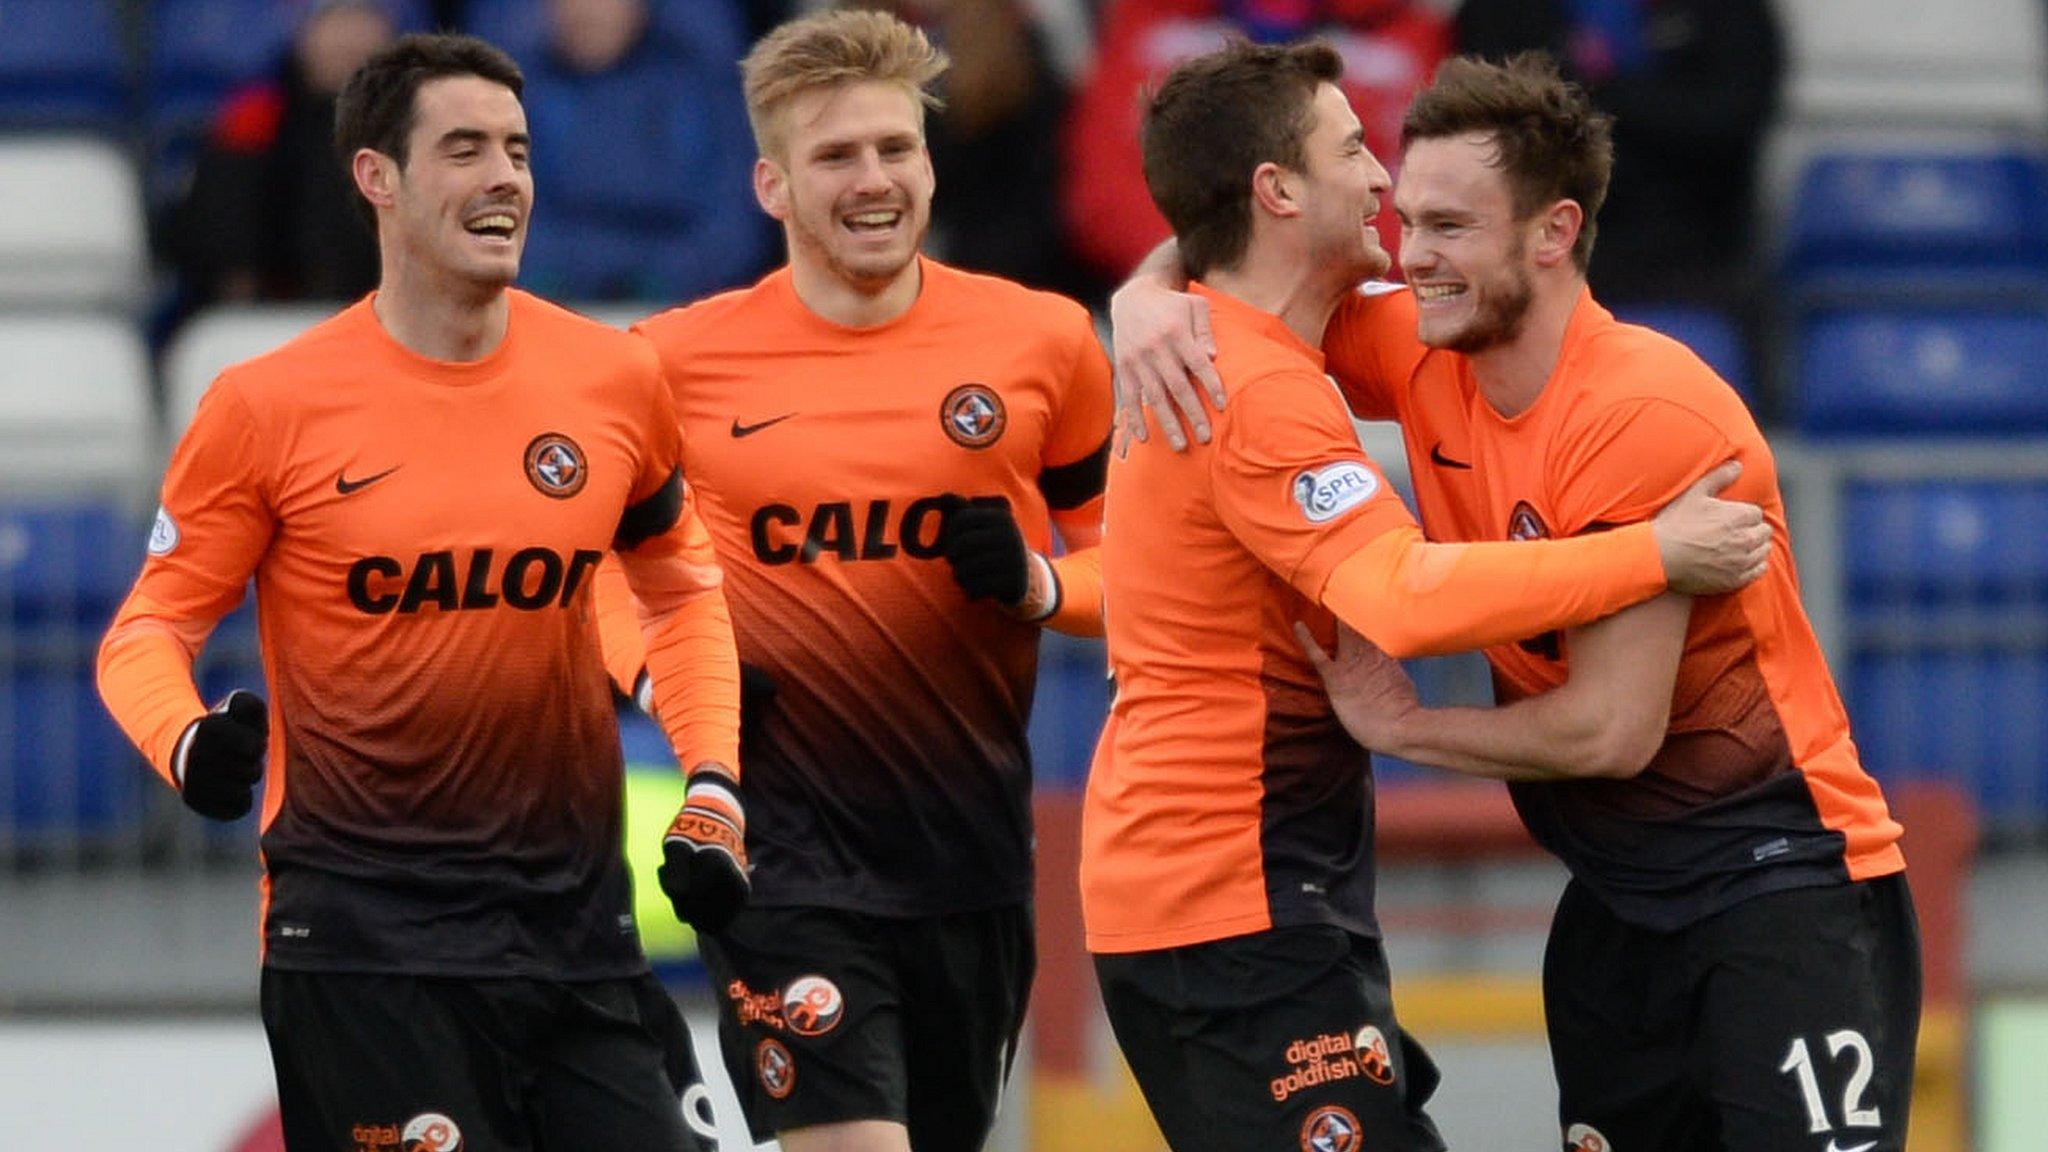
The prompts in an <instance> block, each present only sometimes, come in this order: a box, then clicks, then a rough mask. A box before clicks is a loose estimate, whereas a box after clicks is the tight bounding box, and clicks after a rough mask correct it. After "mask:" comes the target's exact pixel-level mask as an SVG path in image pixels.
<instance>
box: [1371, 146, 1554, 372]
mask: <svg viewBox="0 0 2048 1152" xmlns="http://www.w3.org/2000/svg"><path fill="white" fill-rule="evenodd" d="M1394 208H1395V210H1396V211H1397V212H1398V213H1399V214H1400V217H1401V268H1402V271H1403V272H1404V273H1406V276H1407V280H1408V283H1409V285H1410V286H1411V287H1412V288H1413V289H1414V290H1415V300H1416V304H1417V311H1418V314H1419V319H1418V322H1417V323H1418V332H1417V335H1418V336H1419V337H1420V339H1421V340H1422V342H1423V343H1424V344H1427V345H1429V346H1430V347H1432V348H1445V349H1449V350H1451V351H1454V352H1466V353H1471V352H1480V351H1484V350H1485V349H1488V348H1492V347H1495V346H1497V345H1500V344H1504V343H1507V342H1508V341H1510V340H1513V339H1514V338H1515V336H1516V335H1518V334H1519V333H1520V331H1521V328H1522V323H1523V320H1524V319H1525V318H1526V317H1527V315H1528V311H1529V304H1530V301H1531V300H1532V299H1533V298H1534V297H1535V282H1534V269H1535V262H1534V261H1533V260H1532V259H1531V258H1530V243H1531V241H1532V239H1535V238H1537V236H1538V235H1539V234H1540V232H1541V229H1542V223H1541V219H1540V214H1539V216H1537V217H1532V218H1529V219H1517V218H1516V216H1515V210H1514V209H1515V206H1514V197H1513V194H1512V193H1511V192H1510V191H1509V188H1508V182H1507V177H1506V176H1505V175H1504V174H1503V173H1502V172H1501V170H1500V169H1499V168H1497V167H1495V166H1494V145H1493V142H1492V140H1491V139H1490V138H1489V137H1488V136H1487V135H1485V134H1484V133H1477V132H1474V133H1467V134H1464V135H1460V136H1448V137H1442V138H1431V139H1423V140H1417V141H1415V142H1414V143H1412V144H1410V145H1409V146H1408V151H1407V153H1406V155H1405V156H1403V158H1402V161H1401V183H1400V186H1399V187H1398V188H1396V189H1395V190H1394Z"/></svg>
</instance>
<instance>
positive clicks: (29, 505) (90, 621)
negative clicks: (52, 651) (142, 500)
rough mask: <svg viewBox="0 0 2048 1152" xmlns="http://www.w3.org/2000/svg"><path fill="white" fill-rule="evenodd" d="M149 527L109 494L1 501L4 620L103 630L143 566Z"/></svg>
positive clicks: (20, 627) (19, 625)
mask: <svg viewBox="0 0 2048 1152" xmlns="http://www.w3.org/2000/svg"><path fill="white" fill-rule="evenodd" d="M145 535H146V527H145V526H144V525H141V524H138V523H137V517H136V516H135V515H134V514H133V513H131V512H130V511H129V510H128V509H126V508H125V507H124V506H122V505H121V504H120V503H119V502H118V501H116V500H114V499H110V498H106V497H91V496H88V497H78V498H65V497H57V496H52V497H48V498H39V499H34V500H20V499H14V498H10V499H7V500H5V501H0V627H9V628H12V629H13V630H14V632H15V633H16V634H17V635H20V634H21V633H23V632H24V631H27V630H31V629H52V628H55V629H64V628H74V629H78V630H81V631H90V632H91V633H92V634H93V640H94V641H95V642H97V640H98V631H99V630H101V629H104V628H105V627H106V625H107V622H108V621H109V620H111V619H112V618H113V614H114V609H115V608H117V607H118V606H119V605H120V603H121V599H122V598H123V597H124V596H126V595H127V594H128V585H129V584H130V583H131V582H132V581H133V580H134V579H135V573H136V571H137V570H138V569H139V568H140V567H141V566H142V551H143V540H144V537H145Z"/></svg>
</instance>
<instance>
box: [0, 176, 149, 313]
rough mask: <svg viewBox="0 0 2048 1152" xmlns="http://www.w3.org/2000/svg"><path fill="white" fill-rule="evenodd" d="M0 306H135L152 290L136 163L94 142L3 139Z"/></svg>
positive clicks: (0, 190) (0, 180)
mask: <svg viewBox="0 0 2048 1152" xmlns="http://www.w3.org/2000/svg"><path fill="white" fill-rule="evenodd" d="M0 204H5V205H6V206H7V210H6V211H5V212H0V307H17V308H18V307H24V306H37V305H71V306H83V307H110V308H120V309H128V308H133V307H134V306H135V305H136V304H137V303H138V302H139V301H140V300H141V299H142V297H143V295H144V293H145V291H146V289H147V287H148V285H149V265H148V252H147V248H146V246H145V244H144V242H143V227H142V194H141V186H140V181H139V180H138V178H137V176H136V173H135V168H134V165H133V164H132V163H131V162H130V160H129V158H128V156H127V154H126V153H124V152H122V151H121V150H120V149H119V148H117V147H116V146H115V145H113V144H111V143H109V142H107V141H105V140H101V139H97V138H93V137H88V136H54V137H46V136H28V137H0Z"/></svg>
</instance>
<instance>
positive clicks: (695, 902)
mask: <svg viewBox="0 0 2048 1152" xmlns="http://www.w3.org/2000/svg"><path fill="white" fill-rule="evenodd" d="M661 857H662V865H661V867H660V869H658V870H657V871H656V876H657V877H658V878H659V879H660V881H661V890H662V892H663V893H665V894H666V895H667V896H668V900H669V903H670V904H671V905H672V906H674V908H675V910H676V919H678V920H681V921H682V922H684V923H685V924H688V925H690V926H691V927H692V928H695V929H696V930H697V931H699V932H705V933H715V932H718V931H720V930H722V929H724V927H725V926H726V925H727V924H729V923H731V922H732V918H733V916H735V915H736V914H738V912H739V910H740V909H741V908H743V907H745V906H746V903H747V897H748V895H749V894H750V893H751V892H752V890H753V884H752V882H751V881H750V880H748V879H747V815H746V809H745V808H744V807H743V806H742V804H741V802H740V782H739V779H738V778H737V777H735V776H734V775H733V773H732V770H731V769H729V768H727V767H726V766H725V765H723V764H720V763H717V762H715V761H708V760H707V761H705V762H704V763H702V764H699V765H697V766H696V767H695V768H692V769H690V773H689V784H688V786H687V788H686V790H685V791H684V793H683V809H682V811H680V812H678V813H676V818H675V821H674V822H673V823H671V824H670V825H669V826H668V834H667V835H666V836H664V837H662V840H661Z"/></svg>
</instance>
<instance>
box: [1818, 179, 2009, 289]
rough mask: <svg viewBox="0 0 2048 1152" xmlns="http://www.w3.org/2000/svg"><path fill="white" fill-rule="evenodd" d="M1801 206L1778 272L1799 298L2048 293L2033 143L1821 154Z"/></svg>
mask: <svg viewBox="0 0 2048 1152" xmlns="http://www.w3.org/2000/svg"><path fill="white" fill-rule="evenodd" d="M1793 204H1794V208H1793V211H1792V216H1791V219H1790V221H1789V224H1788V228H1787V232H1786V236H1785V244H1784V250H1783V254H1782V260H1781V263H1780V267H1779V281H1780V283H1781V285H1783V286H1784V287H1785V288H1786V289H1787V290H1788V291H1789V292H1790V294H1791V295H1792V296H1793V297H1794V298H1795V299H1796V298H1802V297H1804V298H1816V297H1818V298H1829V297H1842V296H1853V297H1857V298H1865V299H1868V298H1872V297H1878V296H1890V297H1899V298H1905V299H1918V300H1926V299H1928V298H1930V297H1931V296H1935V295H1941V296H1948V297H1952V298H1955V299H1964V300H1984V299H1990V298H1996V297H2001V296H2003V297H2023V298H2029V299H2038V298H2040V297H2041V296H2042V294H2043V293H2048V159H2044V157H2043V156H2042V154H2041V153H2040V152H2038V151H2036V150H2033V149H2031V148H2025V147H2018V146H2015V147H2010V148H1985V147H1981V146H1965V145H1958V146H1957V148H1956V149H1955V150H1953V151H1948V152H1942V151H1924V150H1923V151H1908V150H1896V151H1856V152H1838V153H1823V154H1821V155H1818V156H1816V157H1814V158H1813V159H1812V160H1811V161H1810V162H1809V163H1808V165H1807V167H1806V169H1805V171H1804V172H1803V173H1802V174H1801V177H1800V181H1799V187H1798V191H1797V192H1796V194H1795V196H1794V198H1793Z"/></svg>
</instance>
